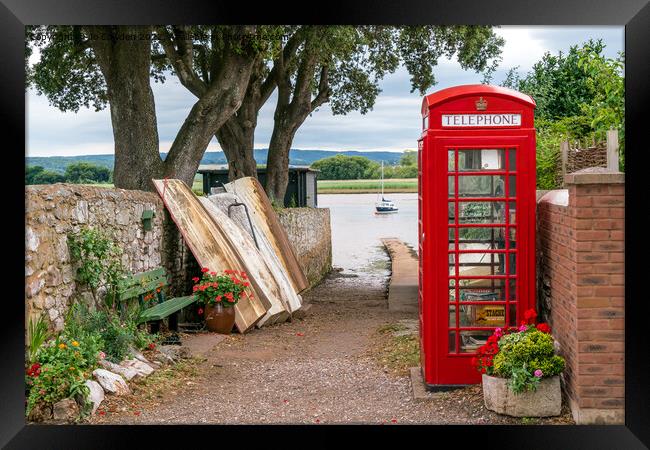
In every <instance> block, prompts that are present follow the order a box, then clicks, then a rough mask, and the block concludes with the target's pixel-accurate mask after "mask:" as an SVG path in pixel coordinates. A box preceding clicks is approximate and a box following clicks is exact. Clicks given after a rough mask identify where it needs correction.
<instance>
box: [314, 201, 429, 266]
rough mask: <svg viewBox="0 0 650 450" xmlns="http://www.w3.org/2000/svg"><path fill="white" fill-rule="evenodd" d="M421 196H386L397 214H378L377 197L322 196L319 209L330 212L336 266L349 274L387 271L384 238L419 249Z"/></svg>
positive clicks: (333, 256)
mask: <svg viewBox="0 0 650 450" xmlns="http://www.w3.org/2000/svg"><path fill="white" fill-rule="evenodd" d="M417 196H418V195H417V193H407V194H386V195H385V198H386V199H390V200H392V201H394V202H395V206H397V208H399V211H398V212H397V213H395V214H375V202H376V201H377V200H379V199H378V196H377V194H319V195H318V206H319V207H321V208H329V209H330V220H331V227H332V265H333V266H334V267H340V268H342V269H344V271H345V272H369V271H370V272H375V273H377V272H384V271H386V270H387V268H388V259H387V256H386V252H385V250H384V247H383V245H382V243H381V240H380V239H381V238H384V237H396V238H399V239H401V240H403V241H404V242H406V243H407V244H409V245H411V246H412V247H413V248H414V249H417V234H418V203H417V198H418V197H417Z"/></svg>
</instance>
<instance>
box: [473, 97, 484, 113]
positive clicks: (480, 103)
mask: <svg viewBox="0 0 650 450" xmlns="http://www.w3.org/2000/svg"><path fill="white" fill-rule="evenodd" d="M475 105H476V110H477V111H485V110H486V109H487V100H484V99H483V97H481V98H479V99H478V100H476V103H475Z"/></svg>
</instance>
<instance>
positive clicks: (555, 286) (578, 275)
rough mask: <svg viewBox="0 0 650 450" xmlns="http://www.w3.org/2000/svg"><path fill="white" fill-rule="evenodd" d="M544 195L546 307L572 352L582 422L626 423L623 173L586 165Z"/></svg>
mask: <svg viewBox="0 0 650 450" xmlns="http://www.w3.org/2000/svg"><path fill="white" fill-rule="evenodd" d="M565 182H566V185H567V187H568V189H564V190H556V191H550V192H548V193H546V194H545V195H544V196H542V197H541V198H540V199H539V200H538V211H537V214H538V220H537V222H538V250H539V264H538V277H539V281H540V283H539V286H540V289H539V294H538V300H539V303H540V309H541V310H542V313H543V315H544V316H546V317H547V319H548V320H549V322H550V324H551V326H552V328H553V334H554V336H555V337H556V339H557V341H558V342H559V344H560V351H561V353H562V355H563V356H564V357H565V358H566V362H567V368H566V371H565V373H564V375H563V381H564V388H565V392H566V393H567V395H568V397H569V403H570V405H571V410H572V412H573V416H574V419H575V420H576V422H577V423H615V424H622V423H624V393H625V392H624V391H625V387H624V373H625V371H624V344H625V331H624V321H625V318H624V313H625V311H624V247H625V242H624V234H623V229H624V217H625V208H624V206H625V185H624V175H623V174H622V173H606V171H605V170H604V169H585V170H582V171H579V172H576V173H573V174H570V175H567V176H566V179H565Z"/></svg>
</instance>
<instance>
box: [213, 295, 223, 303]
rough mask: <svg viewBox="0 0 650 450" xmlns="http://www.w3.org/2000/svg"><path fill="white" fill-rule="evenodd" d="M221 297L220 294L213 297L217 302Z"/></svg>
mask: <svg viewBox="0 0 650 450" xmlns="http://www.w3.org/2000/svg"><path fill="white" fill-rule="evenodd" d="M221 297H222V296H221V295H217V296H216V298H215V299H214V300H215V301H217V302H220V301H221Z"/></svg>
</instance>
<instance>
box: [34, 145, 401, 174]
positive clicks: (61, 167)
mask: <svg viewBox="0 0 650 450" xmlns="http://www.w3.org/2000/svg"><path fill="white" fill-rule="evenodd" d="M267 153H268V149H259V150H255V160H256V161H257V163H258V164H266V155H267ZM337 154H339V155H347V156H365V157H366V158H368V159H371V160H373V161H377V162H380V161H384V163H385V164H397V163H398V162H399V159H400V157H401V156H402V153H400V152H360V151H343V152H337V151H327V150H298V149H292V150H291V151H290V152H289V164H292V165H296V166H309V165H311V164H312V163H313V162H314V161H318V160H319V159H323V158H327V157H329V156H334V155H337ZM161 156H162V158H163V159H164V158H166V157H167V153H161ZM26 161H27V165H28V166H42V167H43V168H44V169H46V170H52V171H55V172H60V173H63V172H65V168H66V167H67V166H68V164H74V163H78V162H87V163H91V164H95V165H97V166H103V167H108V168H109V169H111V170H113V161H114V155H79V156H28V157H27V158H26ZM201 164H226V157H225V156H224V154H223V152H206V154H205V155H204V156H203V159H202V160H201Z"/></svg>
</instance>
